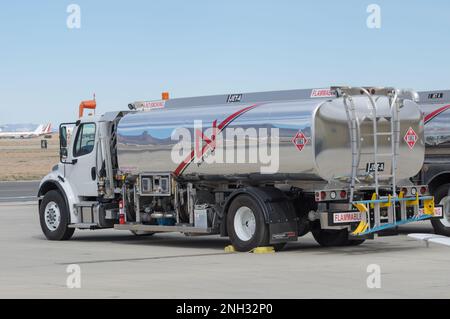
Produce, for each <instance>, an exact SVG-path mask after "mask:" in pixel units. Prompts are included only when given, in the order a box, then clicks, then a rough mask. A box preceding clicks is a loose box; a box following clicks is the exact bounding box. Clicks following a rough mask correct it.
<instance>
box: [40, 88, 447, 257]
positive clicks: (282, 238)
mask: <svg viewBox="0 0 450 319" xmlns="http://www.w3.org/2000/svg"><path fill="white" fill-rule="evenodd" d="M418 102H419V97H418V94H417V93H415V92H413V91H407V90H399V89H395V88H377V87H361V88H354V87H332V88H328V89H310V90H290V91H272V92H262V93H261V92H260V93H245V94H240V93H239V94H226V95H216V96H205V97H192V98H180V99H170V98H169V96H168V93H163V98H162V99H161V100H156V101H140V102H134V103H130V104H129V105H128V109H127V110H123V111H118V112H109V113H106V114H103V115H101V116H97V115H90V116H84V114H83V111H84V109H85V108H95V101H85V102H83V103H81V105H80V118H79V119H78V120H77V121H76V122H74V123H63V124H61V125H60V155H61V156H60V157H61V158H60V163H59V164H58V165H56V166H55V167H54V168H53V169H52V172H50V173H49V174H48V175H47V176H46V177H45V178H44V179H43V180H42V182H41V184H40V187H39V193H38V200H39V215H40V224H41V228H42V230H43V232H44V234H45V236H46V237H47V238H48V239H49V240H67V239H69V238H71V236H72V235H73V233H74V231H75V229H91V230H95V229H103V228H114V229H116V230H127V231H131V232H133V233H134V234H136V235H152V234H156V233H162V232H181V233H184V234H186V235H191V236H192V235H213V234H220V235H221V236H228V237H229V238H230V241H231V243H232V245H233V246H234V248H235V249H236V250H238V251H251V250H253V249H254V248H256V247H263V246H272V247H274V248H275V249H277V250H279V249H282V248H283V247H284V245H285V244H286V243H288V242H290V241H296V240H297V239H298V237H301V236H303V235H305V234H307V233H309V232H311V233H312V235H313V236H314V238H315V240H316V241H317V242H318V243H319V244H320V245H322V246H345V245H359V244H361V243H363V242H364V241H365V240H367V239H374V238H375V237H377V236H387V235H395V234H396V233H397V228H398V226H399V225H402V224H406V223H411V222H417V221H421V220H426V219H433V220H434V219H436V220H438V219H440V218H442V215H443V212H442V206H439V205H435V204H434V198H433V196H431V195H430V194H429V192H428V187H427V185H425V184H423V185H418V184H417V183H416V184H415V183H413V182H412V180H411V178H412V177H414V176H417V174H418V173H419V172H420V171H421V169H422V166H423V163H424V154H425V139H424V118H423V114H422V112H421V110H420V108H419V105H418Z"/></svg>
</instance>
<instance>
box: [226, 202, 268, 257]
mask: <svg viewBox="0 0 450 319" xmlns="http://www.w3.org/2000/svg"><path fill="white" fill-rule="evenodd" d="M252 216H253V217H252ZM227 229H228V236H229V237H230V240H231V243H232V245H233V246H234V248H235V249H236V250H237V251H243V252H245V251H250V250H252V249H254V248H256V247H263V246H268V245H269V226H268V225H267V224H266V222H265V219H264V214H263V212H262V209H261V207H260V206H259V204H258V203H257V202H256V201H255V200H254V199H253V198H252V197H250V196H248V195H239V196H237V197H236V198H235V199H234V200H233V202H232V203H231V205H230V207H229V209H228V214H227Z"/></svg>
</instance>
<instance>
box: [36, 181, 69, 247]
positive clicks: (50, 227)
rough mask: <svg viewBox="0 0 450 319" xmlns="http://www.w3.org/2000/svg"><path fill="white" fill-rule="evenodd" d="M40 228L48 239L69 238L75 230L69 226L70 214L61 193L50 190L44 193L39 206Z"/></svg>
mask: <svg viewBox="0 0 450 319" xmlns="http://www.w3.org/2000/svg"><path fill="white" fill-rule="evenodd" d="M39 221H40V224H41V229H42V231H43V233H44V235H45V237H47V239H49V240H67V239H70V238H71V237H72V235H73V233H74V231H75V229H74V228H69V227H68V225H69V223H70V215H69V210H68V208H67V206H66V202H65V201H64V198H63V197H62V195H61V193H59V192H58V191H55V190H52V191H49V192H48V193H46V194H45V196H44V199H43V200H42V202H41V205H40V207H39Z"/></svg>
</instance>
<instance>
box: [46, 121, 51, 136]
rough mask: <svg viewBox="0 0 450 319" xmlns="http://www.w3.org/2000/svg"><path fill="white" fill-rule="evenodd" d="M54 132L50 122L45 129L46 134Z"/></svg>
mask: <svg viewBox="0 0 450 319" xmlns="http://www.w3.org/2000/svg"><path fill="white" fill-rule="evenodd" d="M51 132H52V123H48V124H47V127H46V129H45V130H44V133H45V134H50V133H51Z"/></svg>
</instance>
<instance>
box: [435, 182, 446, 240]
mask: <svg viewBox="0 0 450 319" xmlns="http://www.w3.org/2000/svg"><path fill="white" fill-rule="evenodd" d="M449 188H450V184H444V185H441V186H439V187H438V188H437V189H436V191H434V194H433V195H434V200H435V202H436V203H439V204H440V205H442V204H443V202H444V199H445V197H447V196H448V190H449ZM447 209H448V208H447ZM431 224H432V225H433V228H434V232H435V233H436V234H439V235H444V236H450V218H448V217H447V218H446V217H445V207H444V218H443V219H432V220H431Z"/></svg>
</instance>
